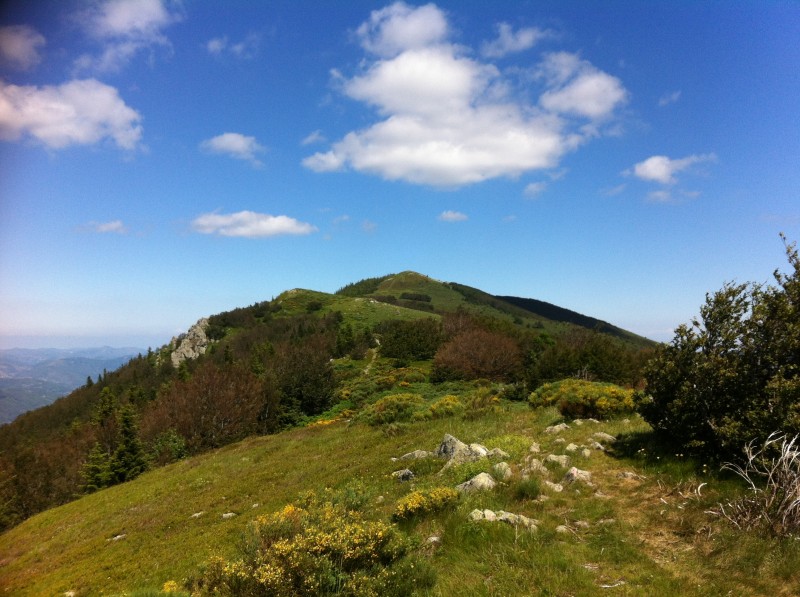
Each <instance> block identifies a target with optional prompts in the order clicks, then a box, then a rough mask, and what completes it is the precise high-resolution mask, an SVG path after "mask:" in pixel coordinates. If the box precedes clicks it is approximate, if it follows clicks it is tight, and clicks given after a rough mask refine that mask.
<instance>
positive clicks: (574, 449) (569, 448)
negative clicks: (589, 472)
mask: <svg viewBox="0 0 800 597" xmlns="http://www.w3.org/2000/svg"><path fill="white" fill-rule="evenodd" d="M564 450H565V451H567V452H577V451H578V446H577V445H576V444H572V443H570V444H567V447H566V448H564Z"/></svg>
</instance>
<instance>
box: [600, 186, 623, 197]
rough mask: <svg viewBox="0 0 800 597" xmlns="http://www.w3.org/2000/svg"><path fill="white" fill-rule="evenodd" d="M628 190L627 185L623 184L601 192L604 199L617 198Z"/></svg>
mask: <svg viewBox="0 0 800 597" xmlns="http://www.w3.org/2000/svg"><path fill="white" fill-rule="evenodd" d="M626 188H628V185H626V184H625V183H624V182H623V183H622V184H618V185H617V186H615V187H611V188H607V189H603V190H601V191H600V194H601V195H603V196H604V197H616V196H617V195H619V194H620V193H622V192H624V191H625V189H626Z"/></svg>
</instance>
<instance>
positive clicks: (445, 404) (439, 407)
mask: <svg viewBox="0 0 800 597" xmlns="http://www.w3.org/2000/svg"><path fill="white" fill-rule="evenodd" d="M429 410H430V413H431V416H432V417H433V418H434V419H441V418H444V417H453V416H455V415H460V414H462V413H463V412H464V404H463V403H462V402H461V400H459V399H458V396H453V395H452V394H447V395H446V396H443V397H442V398H440V399H439V400H437V401H436V402H434V403H433V404H431V406H430V409H429Z"/></svg>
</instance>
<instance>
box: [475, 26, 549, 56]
mask: <svg viewBox="0 0 800 597" xmlns="http://www.w3.org/2000/svg"><path fill="white" fill-rule="evenodd" d="M551 35H552V34H551V33H550V32H549V31H546V30H542V29H538V28H536V27H526V28H524V29H519V30H518V31H517V32H516V33H515V32H514V30H513V29H512V28H511V25H509V24H508V23H498V25H497V39H495V40H492V41H490V42H484V43H483V45H482V46H481V54H483V55H484V56H486V57H487V58H502V57H503V56H505V55H507V54H512V53H515V52H522V51H524V50H528V49H530V48H532V47H533V46H534V45H536V43H537V42H538V41H539V40H542V39H545V38H547V37H550V36H551Z"/></svg>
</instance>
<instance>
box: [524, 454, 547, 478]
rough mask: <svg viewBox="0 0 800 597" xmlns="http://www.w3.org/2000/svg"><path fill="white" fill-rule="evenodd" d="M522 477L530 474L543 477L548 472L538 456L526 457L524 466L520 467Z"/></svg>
mask: <svg viewBox="0 0 800 597" xmlns="http://www.w3.org/2000/svg"><path fill="white" fill-rule="evenodd" d="M521 473H522V477H523V478H527V477H529V476H530V475H542V476H544V477H546V476H548V475H549V474H550V471H549V470H547V467H546V466H545V465H544V464H542V461H541V460H539V459H538V458H533V457H528V458H526V459H525V466H524V467H523V468H522V471H521Z"/></svg>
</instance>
